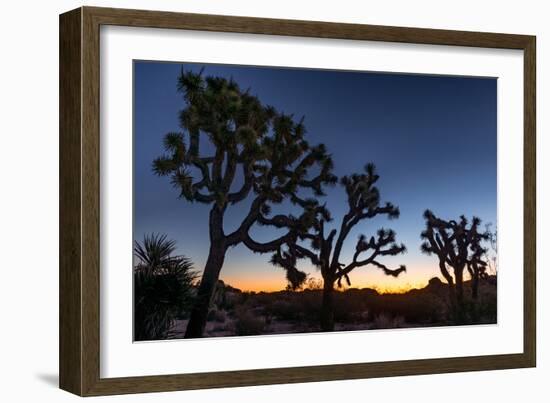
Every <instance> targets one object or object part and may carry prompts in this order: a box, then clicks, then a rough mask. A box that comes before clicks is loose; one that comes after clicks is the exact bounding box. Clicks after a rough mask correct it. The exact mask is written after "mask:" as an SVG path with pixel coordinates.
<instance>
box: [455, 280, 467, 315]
mask: <svg viewBox="0 0 550 403" xmlns="http://www.w3.org/2000/svg"><path fill="white" fill-rule="evenodd" d="M463 274H464V272H463V270H456V271H455V283H456V284H455V287H456V319H455V320H456V322H457V323H456V324H458V325H461V324H464V322H465V317H464V276H463Z"/></svg>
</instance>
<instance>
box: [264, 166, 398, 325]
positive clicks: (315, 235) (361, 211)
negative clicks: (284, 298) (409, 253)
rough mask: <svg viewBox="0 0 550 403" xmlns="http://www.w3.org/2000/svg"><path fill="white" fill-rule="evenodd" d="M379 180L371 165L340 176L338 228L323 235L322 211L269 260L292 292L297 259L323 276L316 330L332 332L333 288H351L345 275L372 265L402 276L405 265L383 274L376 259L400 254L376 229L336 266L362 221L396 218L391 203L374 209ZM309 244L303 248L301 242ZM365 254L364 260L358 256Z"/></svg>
mask: <svg viewBox="0 0 550 403" xmlns="http://www.w3.org/2000/svg"><path fill="white" fill-rule="evenodd" d="M378 179H379V176H378V175H377V174H376V172H375V167H374V165H373V164H368V165H367V166H366V167H365V173H364V174H353V175H351V176H344V177H343V178H342V179H341V181H340V182H341V184H342V186H343V187H344V188H345V191H346V194H347V204H348V211H347V213H346V214H345V215H344V216H343V217H342V221H341V224H340V229H339V230H336V229H333V230H332V231H330V232H329V233H328V235H326V236H325V223H326V222H329V221H331V216H330V214H329V212H328V210H327V209H326V208H324V207H323V208H319V209H317V214H316V215H315V217H316V220H315V223H314V225H312V226H311V227H310V228H309V229H308V230H307V231H304V232H299V233H298V234H297V237H295V238H294V239H293V240H294V242H287V243H286V244H285V247H284V249H283V248H282V247H281V248H279V249H278V250H277V252H276V253H275V254H274V255H273V257H272V259H271V261H272V263H273V264H275V265H278V266H281V267H283V268H284V269H285V270H286V272H287V279H288V281H289V282H290V284H291V285H292V286H293V287H299V286H300V285H301V284H302V282H303V281H305V279H306V277H305V274H304V273H302V272H301V271H300V270H298V269H297V268H296V263H297V260H298V259H303V258H307V259H309V260H310V261H311V263H312V264H313V265H314V266H316V267H318V268H319V269H320V271H321V275H322V277H323V300H322V307H321V330H323V331H332V330H334V306H333V305H334V287H335V285H337V286H338V287H341V286H342V281H345V282H346V283H347V284H348V285H351V281H350V277H349V275H350V273H351V272H352V271H353V270H354V269H356V268H358V267H362V266H369V265H372V266H374V267H377V268H379V269H382V271H383V272H384V274H386V275H389V276H394V277H397V276H399V274H401V273H403V272H404V271H406V268H405V266H400V267H399V268H397V269H394V270H392V269H389V268H388V267H387V266H386V265H384V264H383V263H382V262H381V261H380V258H382V257H384V256H394V255H398V254H401V253H404V252H405V250H406V248H405V245H403V244H397V243H396V242H395V232H393V231H392V230H387V229H379V230H378V232H377V233H376V236H371V237H370V238H368V237H367V236H365V235H361V236H359V239H358V240H357V243H356V245H355V253H354V254H353V257H352V260H351V262H348V263H347V264H344V263H342V256H341V254H342V249H343V247H344V243H345V242H346V239H347V237H348V235H349V233H350V231H351V230H352V229H353V228H354V227H355V226H357V225H359V224H360V223H362V222H364V221H365V220H368V219H372V218H374V217H377V216H386V217H388V218H390V219H394V218H398V217H399V209H398V208H397V207H395V206H394V205H393V204H391V203H386V204H385V205H381V204H380V193H379V190H378V188H377V187H376V186H375V184H376V182H377V181H378ZM300 241H309V244H310V245H309V246H304V244H303V242H300ZM365 253H367V255H366V256H364V254H365Z"/></svg>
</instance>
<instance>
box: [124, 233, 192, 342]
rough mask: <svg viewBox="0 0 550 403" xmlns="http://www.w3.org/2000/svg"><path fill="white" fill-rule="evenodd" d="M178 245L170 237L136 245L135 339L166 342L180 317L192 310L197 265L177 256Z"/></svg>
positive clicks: (153, 237) (148, 238) (150, 237)
mask: <svg viewBox="0 0 550 403" xmlns="http://www.w3.org/2000/svg"><path fill="white" fill-rule="evenodd" d="M175 245H176V244H175V242H174V241H171V240H168V239H166V235H157V234H151V235H146V236H145V237H144V239H143V243H141V244H140V243H139V242H137V241H136V242H135V244H134V256H135V257H136V258H137V260H138V263H137V265H136V266H135V267H134V338H135V340H158V339H165V338H166V337H167V336H168V331H169V330H170V327H171V326H172V324H173V322H174V320H175V319H176V317H177V316H178V315H179V314H180V313H181V312H182V311H183V310H185V309H187V308H188V307H189V306H190V302H191V289H192V283H193V281H194V280H195V272H194V271H193V265H192V263H191V261H190V260H189V259H187V258H186V257H185V256H174V255H173V253H174V250H175Z"/></svg>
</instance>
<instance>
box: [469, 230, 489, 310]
mask: <svg viewBox="0 0 550 403" xmlns="http://www.w3.org/2000/svg"><path fill="white" fill-rule="evenodd" d="M477 228H478V227H474V228H473V229H472V231H473V235H472V241H471V245H470V256H469V259H468V263H467V265H466V268H467V269H468V273H469V274H470V278H471V279H472V280H471V281H472V299H473V300H474V301H477V299H478V296H479V281H480V280H485V279H487V277H488V274H487V268H488V263H487V260H486V256H487V248H484V247H483V242H484V241H487V240H489V238H490V235H489V233H487V232H483V233H479V232H478V231H477Z"/></svg>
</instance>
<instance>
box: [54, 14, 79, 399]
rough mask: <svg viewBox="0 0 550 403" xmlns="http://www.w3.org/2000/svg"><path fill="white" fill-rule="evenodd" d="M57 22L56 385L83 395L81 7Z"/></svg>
mask: <svg viewBox="0 0 550 403" xmlns="http://www.w3.org/2000/svg"><path fill="white" fill-rule="evenodd" d="M59 21H60V29H59V65H60V69H59V228H60V233H59V386H60V387H61V388H62V389H65V390H68V391H70V392H73V393H76V394H81V393H82V389H81V377H82V355H81V353H82V347H83V346H82V340H81V335H82V328H81V324H82V310H81V308H82V306H81V284H82V282H81V280H82V277H81V273H82V272H81V266H80V257H81V244H80V236H81V233H82V228H81V225H80V217H81V206H80V196H81V194H80V191H81V186H80V185H81V175H80V157H81V152H80V150H81V147H80V146H81V143H80V142H81V138H80V134H81V114H80V112H81V110H82V104H81V98H80V84H81V75H82V70H81V68H82V64H81V54H82V48H81V34H80V21H81V10H74V11H71V12H69V13H66V14H63V15H61V16H60V19H59Z"/></svg>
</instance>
